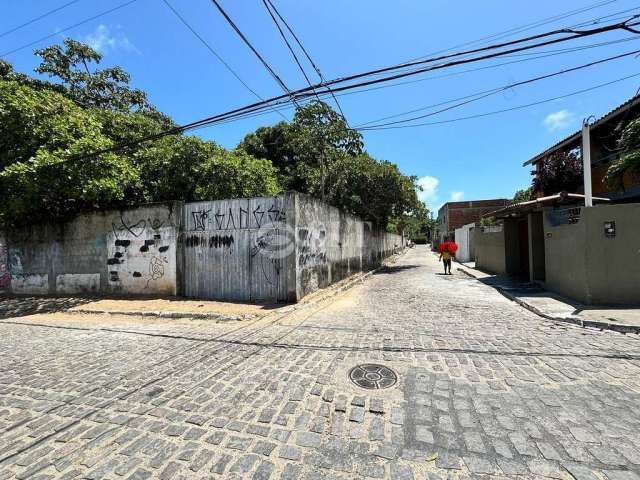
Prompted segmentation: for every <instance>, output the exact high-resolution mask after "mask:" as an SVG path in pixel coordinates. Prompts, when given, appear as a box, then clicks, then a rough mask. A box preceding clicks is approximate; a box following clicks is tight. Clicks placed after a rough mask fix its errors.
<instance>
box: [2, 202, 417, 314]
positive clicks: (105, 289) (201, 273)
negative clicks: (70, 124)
mask: <svg viewBox="0 0 640 480" xmlns="http://www.w3.org/2000/svg"><path fill="white" fill-rule="evenodd" d="M404 246H405V242H404V239H403V238H402V237H401V236H399V235H394V234H390V233H387V232H385V231H383V230H380V229H378V228H376V227H374V226H372V225H371V224H369V223H367V222H363V221H362V220H360V219H359V218H357V217H355V216H353V215H349V214H347V213H344V212H342V211H340V210H338V209H337V208H334V207H330V206H329V205H326V204H324V203H322V202H320V201H318V200H316V199H313V198H311V197H308V196H306V195H300V194H297V193H287V194H285V195H281V196H277V197H266V198H248V199H234V200H216V201H210V202H196V203H189V204H182V203H179V202H174V203H168V204H158V205H145V206H141V207H138V208H131V209H125V210H121V211H106V212H94V213H91V214H86V215H80V216H78V217H77V218H75V219H74V220H72V221H70V222H67V223H61V224H52V225H34V226H31V227H28V228H22V229H17V230H13V231H11V232H7V233H5V234H2V233H0V292H4V293H11V294H28V295H46V294H49V295H55V294H58V295H79V294H107V295H150V296H158V295H160V296H167V295H183V296H187V297H194V298H207V299H218V300H241V301H290V302H295V301H298V300H300V299H301V298H303V297H304V296H305V295H307V294H308V293H310V292H313V291H315V290H317V289H319V288H324V287H326V286H328V285H331V284H332V283H335V282H337V281H339V280H342V279H343V278H345V277H347V276H349V275H351V274H353V273H355V272H359V271H363V270H369V269H372V268H374V267H376V266H378V265H380V262H381V261H382V260H383V259H384V258H385V257H387V256H389V255H391V254H393V253H394V252H395V251H398V250H399V249H401V248H403V247H404Z"/></svg>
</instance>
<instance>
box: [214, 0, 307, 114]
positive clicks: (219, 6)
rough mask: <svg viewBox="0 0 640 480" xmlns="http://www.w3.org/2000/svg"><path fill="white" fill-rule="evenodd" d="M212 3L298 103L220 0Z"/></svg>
mask: <svg viewBox="0 0 640 480" xmlns="http://www.w3.org/2000/svg"><path fill="white" fill-rule="evenodd" d="M211 2H212V3H213V4H214V5H215V6H216V8H217V9H218V11H219V12H220V13H221V14H222V16H223V17H224V18H225V20H226V21H227V23H228V24H229V25H231V28H233V29H234V30H235V32H236V33H237V34H238V36H239V37H240V38H241V39H242V41H243V42H244V43H245V44H246V45H247V46H248V47H249V49H250V50H251V51H252V52H253V54H254V55H255V56H256V57H258V59H259V60H260V62H261V63H262V65H264V67H265V68H266V69H267V71H268V72H269V73H270V74H271V76H272V77H273V78H274V79H275V81H276V82H277V83H278V85H280V87H282V89H283V90H284V91H285V92H287V93H288V94H289V95H290V97H291V101H293V102H294V103H295V102H296V100H295V97H294V96H293V95H292V94H291V90H289V87H287V86H286V85H285V83H284V82H283V81H282V79H281V78H280V77H279V76H278V74H277V73H276V72H275V71H274V70H273V68H271V65H269V63H267V61H266V60H265V59H264V58H263V57H262V55H260V53H259V52H258V50H256V48H255V47H254V46H253V45H252V44H251V42H250V41H249V39H248V38H247V37H246V36H245V35H244V33H242V30H240V28H238V26H237V25H236V24H235V22H234V21H233V20H232V19H231V17H229V15H228V14H227V12H225V10H224V9H223V8H222V6H221V5H220V3H219V2H218V0H211Z"/></svg>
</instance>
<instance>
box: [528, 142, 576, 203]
mask: <svg viewBox="0 0 640 480" xmlns="http://www.w3.org/2000/svg"><path fill="white" fill-rule="evenodd" d="M580 185H582V160H581V159H580V157H578V155H576V154H575V153H574V152H564V151H557V152H554V153H552V154H551V155H549V156H547V157H546V158H544V159H543V160H541V161H540V162H539V163H538V171H537V175H536V177H535V178H534V180H533V189H534V191H535V192H536V193H541V194H543V195H554V194H556V193H560V192H570V193H575V192H576V191H577V190H578V188H579V187H580Z"/></svg>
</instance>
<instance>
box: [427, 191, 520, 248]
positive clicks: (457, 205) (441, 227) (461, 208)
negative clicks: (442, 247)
mask: <svg viewBox="0 0 640 480" xmlns="http://www.w3.org/2000/svg"><path fill="white" fill-rule="evenodd" d="M510 203H511V201H510V200H507V199H506V198H495V199H492V200H470V201H467V202H448V203H445V204H444V205H443V206H442V207H440V210H438V240H439V241H442V240H443V239H444V238H445V237H448V238H453V236H454V232H455V230H456V229H457V228H461V227H462V226H464V225H467V224H469V223H477V222H479V221H480V219H481V218H482V216H483V215H484V214H485V213H489V212H493V211H495V210H499V209H501V208H504V207H506V206H507V205H509V204H510Z"/></svg>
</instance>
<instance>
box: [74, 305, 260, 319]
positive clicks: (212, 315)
mask: <svg viewBox="0 0 640 480" xmlns="http://www.w3.org/2000/svg"><path fill="white" fill-rule="evenodd" d="M64 313H71V314H78V315H105V314H106V315H127V316H135V317H154V318H191V319H202V320H218V321H234V320H253V319H255V318H258V317H261V316H263V315H251V314H245V315H224V314H222V313H214V312H209V313H203V312H161V311H140V310H91V309H82V308H79V309H75V310H67V311H65V312H64ZM265 315H266V314H265Z"/></svg>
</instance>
